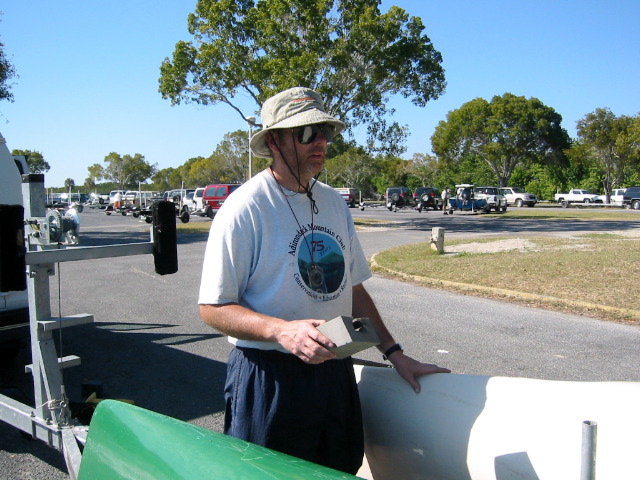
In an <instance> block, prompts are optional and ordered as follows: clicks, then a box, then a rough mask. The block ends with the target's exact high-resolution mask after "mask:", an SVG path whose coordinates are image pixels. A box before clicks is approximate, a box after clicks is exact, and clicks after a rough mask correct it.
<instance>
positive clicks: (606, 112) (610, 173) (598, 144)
mask: <svg viewBox="0 0 640 480" xmlns="http://www.w3.org/2000/svg"><path fill="white" fill-rule="evenodd" d="M639 132H640V117H639V116H635V117H629V116H626V115H622V116H619V117H617V116H616V115H615V114H614V113H613V112H612V111H611V110H610V109H608V108H597V109H596V110H595V111H594V112H592V113H588V114H587V115H585V116H584V117H583V118H582V119H580V120H578V123H577V133H578V139H577V142H576V143H575V145H574V146H573V147H572V148H571V151H570V154H571V156H572V158H573V159H575V160H576V161H592V162H594V163H595V165H596V166H597V167H598V171H599V173H598V174H597V176H598V177H599V179H600V180H601V186H602V188H603V189H604V192H605V195H607V198H608V197H609V195H610V193H611V189H612V188H614V187H616V186H620V185H623V184H624V182H625V180H626V179H627V177H628V176H629V175H630V173H631V172H632V171H633V170H635V169H636V168H637V166H638V161H639V159H640V137H639V136H638V133H639Z"/></svg>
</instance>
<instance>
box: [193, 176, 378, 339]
mask: <svg viewBox="0 0 640 480" xmlns="http://www.w3.org/2000/svg"><path fill="white" fill-rule="evenodd" d="M311 191H312V194H313V199H314V200H315V202H316V206H317V209H318V212H317V213H315V214H313V215H312V214H311V201H310V200H309V198H308V197H307V195H306V194H305V193H298V194H295V193H294V192H291V191H289V190H287V189H284V188H283V189H281V188H280V186H279V185H278V184H277V183H276V181H275V179H274V178H273V176H272V175H271V172H270V171H269V170H268V169H267V170H264V171H262V172H260V173H259V174H258V175H256V176H255V177H253V178H252V179H251V180H249V181H248V182H247V183H245V184H243V185H242V186H241V187H240V188H238V189H237V190H236V191H235V192H233V193H232V194H231V195H229V197H228V198H227V200H226V201H225V202H224V204H223V206H222V208H221V209H220V211H219V212H218V213H217V214H216V216H215V217H214V219H213V222H212V224H211V230H210V232H209V239H208V241H207V248H206V252H205V257H204V264H203V269H202V282H201V284H200V297H199V299H198V303H199V304H212V305H221V304H226V303H238V304H240V305H242V306H244V307H247V308H249V309H251V310H254V311H256V312H260V313H264V314H267V315H271V316H274V317H278V318H283V319H285V320H298V319H309V318H315V319H322V320H330V319H332V318H335V317H337V316H338V315H347V316H350V315H351V314H352V292H351V288H352V286H353V285H358V284H360V283H362V282H364V281H365V280H366V279H368V278H369V277H371V270H370V269H369V264H368V263H367V260H366V258H365V256H364V252H363V251H362V247H361V246H360V242H359V240H358V237H357V235H356V232H355V227H354V225H353V219H352V218H351V214H350V212H349V209H348V206H347V205H346V203H345V202H344V200H343V199H342V197H341V196H340V195H339V194H338V193H337V192H335V191H334V190H333V188H331V187H329V186H327V185H325V184H323V183H321V182H316V184H315V185H314V186H313V188H312V190H311ZM283 192H284V193H283ZM229 340H230V341H231V342H232V343H234V344H236V345H238V346H243V347H253V348H261V349H264V350H271V349H280V350H282V348H281V347H280V345H279V344H277V343H271V342H259V341H252V340H238V339H235V338H231V337H230V338H229Z"/></svg>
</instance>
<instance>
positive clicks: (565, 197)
mask: <svg viewBox="0 0 640 480" xmlns="http://www.w3.org/2000/svg"><path fill="white" fill-rule="evenodd" d="M554 198H555V200H556V202H558V203H560V204H561V205H562V206H563V207H567V206H568V205H569V204H570V203H591V202H593V203H598V202H600V203H602V198H600V195H597V194H595V193H591V192H590V191H589V190H583V189H580V188H572V189H571V190H569V192H568V193H556V194H555V196H554Z"/></svg>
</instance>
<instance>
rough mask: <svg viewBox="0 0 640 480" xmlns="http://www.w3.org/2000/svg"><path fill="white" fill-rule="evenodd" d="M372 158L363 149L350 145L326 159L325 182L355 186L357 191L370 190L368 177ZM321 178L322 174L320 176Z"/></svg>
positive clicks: (342, 185)
mask: <svg viewBox="0 0 640 480" xmlns="http://www.w3.org/2000/svg"><path fill="white" fill-rule="evenodd" d="M371 166H372V159H371V156H370V155H368V154H367V153H366V152H365V151H364V149H362V148H360V147H353V146H352V147H351V148H349V149H348V150H346V151H344V152H342V153H340V154H339V155H337V156H335V157H333V158H330V159H327V162H326V164H325V172H326V176H327V182H328V183H329V184H331V185H334V186H336V187H350V188H357V189H358V191H361V192H366V191H367V190H371V185H370V182H369V181H368V179H369V177H370V176H371V174H372V170H371ZM321 179H322V176H321Z"/></svg>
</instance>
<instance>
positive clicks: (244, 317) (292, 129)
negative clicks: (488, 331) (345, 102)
mask: <svg viewBox="0 0 640 480" xmlns="http://www.w3.org/2000/svg"><path fill="white" fill-rule="evenodd" d="M261 116H262V122H263V129H262V130H261V131H259V132H257V133H256V134H255V135H254V136H253V137H252V138H251V143H250V145H251V150H252V152H253V153H254V154H255V155H256V156H259V157H263V158H271V159H272V163H271V166H270V167H268V168H267V169H265V170H263V171H262V172H261V173H259V174H258V175H256V176H254V177H253V178H251V179H250V180H249V181H247V182H246V183H245V184H243V185H242V186H240V187H239V188H238V189H237V190H236V191H235V192H233V193H232V194H231V195H229V197H228V199H227V200H226V201H225V202H224V205H223V206H222V207H221V208H220V211H219V212H218V214H217V215H216V216H215V217H214V219H213V222H212V225H211V231H210V234H209V239H208V241H207V247H206V253H205V257H204V264H203V271H202V283H201V286H200V297H199V300H198V303H199V304H200V315H201V317H202V320H203V321H204V322H205V323H206V324H208V325H210V326H211V327H213V328H215V329H216V330H218V331H220V332H223V333H225V334H227V335H229V340H230V342H231V343H233V344H234V345H235V348H234V349H233V350H232V351H231V353H230V355H229V361H228V365H227V382H226V386H225V402H226V408H225V422H224V432H225V433H227V434H229V435H232V436H234V437H238V438H241V439H244V440H247V441H250V442H253V443H256V444H259V445H263V446H266V447H269V448H272V449H274V450H278V451H281V452H284V453H287V454H289V455H293V456H296V457H299V458H303V459H305V460H309V461H312V462H315V463H318V464H321V465H325V466H328V467H331V468H335V469H337V470H341V471H344V472H347V473H351V474H355V473H356V472H357V471H358V469H359V467H360V465H361V463H362V458H363V452H364V440H363V431H362V416H361V411H360V400H359V396H358V388H357V385H356V381H355V376H354V371H353V363H352V360H351V358H350V357H349V358H347V359H342V360H338V359H336V358H335V354H334V353H333V352H332V351H331V348H333V347H334V346H335V345H334V344H333V343H332V342H331V340H330V339H329V338H327V337H326V336H324V335H323V334H322V333H320V331H319V330H318V329H317V328H316V327H318V326H319V325H321V324H323V323H325V321H327V320H331V319H333V318H335V317H337V316H340V315H345V316H351V317H369V318H370V319H371V321H372V323H373V325H374V326H375V329H376V331H377V333H378V335H379V337H380V339H381V343H380V345H379V346H378V349H379V350H380V351H381V352H383V353H384V358H385V359H388V360H389V361H390V362H391V363H393V365H394V366H395V368H396V371H397V372H398V374H399V375H400V376H401V377H402V378H404V379H405V380H406V381H407V382H408V383H409V385H410V386H411V388H413V389H414V390H415V391H416V393H417V392H419V391H420V385H419V383H418V381H417V378H418V377H419V376H421V375H427V374H431V373H441V372H449V370H447V369H445V368H441V367H438V366H436V365H430V364H425V363H421V362H419V361H417V360H414V359H413V358H411V357H409V356H406V355H405V354H404V352H403V350H402V347H401V346H400V345H399V344H398V343H396V341H395V340H394V338H393V337H392V336H391V334H390V333H389V331H388V330H387V329H386V327H385V325H384V323H383V322H382V319H381V317H380V314H379V313H378V310H377V309H376V306H375V305H374V303H373V301H372V299H371V297H370V296H369V294H368V292H367V290H366V289H365V287H364V286H363V285H362V283H363V282H364V281H365V280H367V279H368V278H369V277H371V271H370V269H369V265H368V263H367V260H366V258H365V255H364V253H363V251H362V248H361V246H360V242H359V241H358V237H357V235H356V232H355V227H354V224H353V220H352V218H351V214H350V213H349V208H348V206H347V205H346V203H345V201H344V200H343V199H342V197H341V196H340V195H339V194H338V193H337V192H336V191H335V190H334V189H333V188H331V187H329V186H327V185H325V184H323V183H321V182H319V181H317V180H316V178H315V176H317V175H318V174H319V173H320V172H321V171H322V169H323V167H324V163H325V156H326V150H327V144H328V143H329V142H330V141H331V140H333V138H334V137H335V136H336V135H338V134H339V133H340V132H341V131H342V130H343V129H344V128H345V125H344V123H342V122H341V121H339V120H337V119H336V118H334V117H333V116H331V115H329V114H328V113H327V112H326V111H325V109H324V105H323V102H322V99H321V98H320V96H319V95H318V93H316V92H315V91H313V90H310V89H308V88H303V87H296V88H291V89H289V90H285V91H283V92H281V93H278V94H277V95H274V96H273V97H271V98H269V99H267V100H266V101H265V102H264V105H263V107H262V115H261ZM398 434H399V435H402V432H399V433H398Z"/></svg>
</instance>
